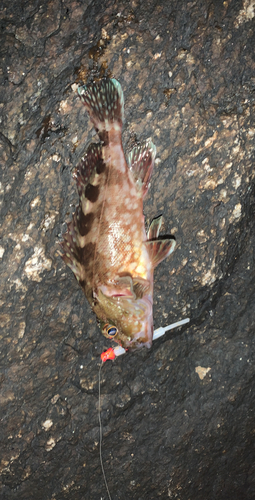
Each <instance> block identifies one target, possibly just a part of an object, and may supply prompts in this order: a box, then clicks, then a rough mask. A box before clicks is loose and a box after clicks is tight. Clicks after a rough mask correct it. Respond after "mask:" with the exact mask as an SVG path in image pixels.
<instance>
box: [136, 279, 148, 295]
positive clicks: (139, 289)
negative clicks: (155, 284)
mask: <svg viewBox="0 0 255 500" xmlns="http://www.w3.org/2000/svg"><path fill="white" fill-rule="evenodd" d="M149 288H150V282H149V281H148V280H144V279H143V278H134V279H133V290H134V293H135V296H136V298H137V299H142V298H143V296H144V294H145V293H147V292H148V291H149Z"/></svg>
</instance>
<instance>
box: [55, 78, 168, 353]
mask: <svg viewBox="0 0 255 500" xmlns="http://www.w3.org/2000/svg"><path fill="white" fill-rule="evenodd" d="M78 92H79V95H80V97H81V100H82V102H83V104H84V106H85V108H86V110H87V111H88V113H89V115H90V118H91V121H92V123H93V124H94V127H95V129H96V131H97V132H98V136H99V139H100V142H99V143H91V144H90V145H89V147H88V149H87V151H86V154H85V156H84V157H83V159H82V160H81V162H80V163H79V165H78V166H77V167H76V169H75V171H74V175H73V176H74V178H75V180H76V184H77V189H78V194H79V205H78V207H77V209H76V212H75V214H74V216H73V220H72V222H70V223H69V224H68V226H67V232H66V233H65V234H64V235H63V242H62V249H63V255H62V257H63V260H64V261H65V262H66V264H67V265H68V266H69V267H70V268H71V269H72V271H73V272H74V274H75V276H76V278H77V280H78V281H79V283H80V285H81V287H82V289H83V291H84V293H85V295H86V297H87V299H88V301H89V303H90V304H91V306H92V309H93V311H94V312H95V314H96V315H97V318H98V320H99V324H100V327H101V331H102V333H103V334H104V335H105V336H106V337H107V338H110V339H113V340H115V341H116V342H118V343H119V344H120V345H121V346H122V347H124V348H125V349H136V348H139V347H141V346H143V345H146V346H147V347H150V346H151V343H152V336H153V315H152V304H153V271H154V268H155V267H156V266H157V265H158V264H159V262H161V261H162V260H163V259H164V258H166V257H167V256H168V255H170V253H172V251H173V250H174V247H175V240H174V239H173V238H164V239H161V238H159V230H160V227H161V221H162V217H158V218H156V219H154V221H152V224H151V226H150V229H149V231H148V235H146V232H145V225H144V215H143V198H144V196H145V195H146V193H147V191H148V187H149V182H150V178H151V174H152V170H153V166H154V160H155V156H156V147H155V146H154V144H153V143H152V142H151V141H146V142H144V143H142V144H139V145H137V146H136V147H135V148H134V149H133V150H132V151H131V152H130V153H129V155H128V161H127V162H126V160H125V156H124V152H123V147H122V140H121V130H122V124H123V119H124V98H123V92H122V89H121V86H120V83H119V82H117V81H116V80H115V79H104V80H102V81H101V82H97V83H93V84H90V85H87V86H84V87H80V88H79V90H78Z"/></svg>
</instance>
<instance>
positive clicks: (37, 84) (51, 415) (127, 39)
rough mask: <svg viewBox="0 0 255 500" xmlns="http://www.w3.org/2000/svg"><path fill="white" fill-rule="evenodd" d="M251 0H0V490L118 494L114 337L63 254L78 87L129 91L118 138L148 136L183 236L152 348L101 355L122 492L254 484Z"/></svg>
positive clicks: (87, 135) (188, 491)
mask: <svg viewBox="0 0 255 500" xmlns="http://www.w3.org/2000/svg"><path fill="white" fill-rule="evenodd" d="M254 16H255V7H254V2H253V0H243V2H242V1H241V0H239V1H232V2H231V1H230V0H226V1H225V2H217V1H216V0H213V1H211V0H210V1H209V0H205V1H204V2H199V1H198V0H195V1H194V2H186V1H183V0H180V1H177V0H171V1H169V2H165V1H163V0H158V1H157V0H150V1H148V2H141V1H136V0H134V1H131V2H129V1H125V0H123V1H119V2H114V1H113V0H109V1H105V2H101V1H99V0H94V1H91V0H87V1H82V2H81V1H75V0H74V1H72V2H71V1H68V0H63V1H60V0H52V1H45V2H39V1H38V0H30V1H27V2H21V1H19V0H17V1H16V2H7V0H2V3H1V7H0V19H1V28H2V41H1V56H2V57H1V60H2V69H1V74H0V79H1V80H0V94H1V100H0V101H1V104H0V110H1V124H0V148H1V186H0V187H1V241H0V257H1V289H2V295H1V332H0V346H1V349H0V360H1V361H0V362H1V372H0V383H1V386H0V418H1V433H0V435H1V452H0V474H1V479H0V489H1V490H0V497H1V499H3V500H13V499H19V500H27V499H31V500H32V499H36V500H50V499H56V500H64V499H71V500H83V499H85V500H87V499H88V500H94V499H95V500H98V499H99V498H101V499H106V498H107V492H106V488H105V485H104V481H103V477H102V472H101V468H100V460H99V424H98V375H99V366H100V353H101V352H102V351H103V350H104V349H105V348H107V347H109V344H107V341H106V339H104V337H103V336H102V335H101V334H100V332H99V330H98V328H97V326H96V320H95V317H94V316H93V315H92V313H91V311H90V308H89V306H88V304H87V302H86V300H85V297H84V296H83V294H82V291H81V290H80V288H79V286H78V284H77V283H76V281H75V278H74V276H73V275H72V273H71V271H70V270H69V269H67V268H66V267H65V265H64V263H63V262H62V260H61V259H60V257H59V239H60V238H61V233H62V232H63V231H64V228H65V221H66V220H68V218H69V219H70V217H71V214H72V212H73V211H74V207H75V205H76V203H77V193H76V188H75V184H74V181H73V180H72V178H71V171H72V168H73V167H74V166H75V165H76V164H77V162H78V161H79V158H80V157H81V156H82V154H83V153H84V151H85V149H86V144H87V142H88V141H89V140H90V139H91V137H92V136H93V134H94V132H93V129H92V126H91V123H90V122H89V120H88V116H87V114H86V113H85V111H84V108H83V105H82V103H81V102H80V100H79V98H78V95H77V87H78V85H79V84H81V83H85V82H86V81H91V80H92V79H93V78H100V77H102V76H103V75H104V74H106V75H108V76H114V77H115V78H117V79H118V80H119V81H120V83H121V85H122V88H123V91H124V96H125V116H126V121H125V126H124V130H123V141H124V144H125V148H126V151H128V150H129V149H130V147H131V146H132V144H133V143H134V142H135V141H136V140H139V139H146V138H148V137H151V138H152V139H153V142H154V143H155V144H156V146H157V160H156V165H155V170H154V175H153V178H152V184H151V188H150V190H149V193H148V196H147V198H146V202H145V207H144V211H145V215H146V220H147V222H148V223H149V221H150V220H151V219H152V218H153V217H154V216H157V215H159V214H160V213H162V214H163V215H164V228H163V230H162V234H174V235H175V237H176V240H177V250H176V251H175V253H174V254H173V256H171V258H169V259H167V261H164V262H163V263H162V264H161V265H160V266H159V268H158V269H157V270H156V273H155V293H154V323H155V327H158V326H160V325H163V326H164V325H167V324H169V323H171V322H173V321H176V320H179V319H182V318H185V317H187V316H188V317H190V318H191V323H190V326H189V327H188V328H187V327H185V328H183V329H182V330H180V329H179V330H176V331H173V332H169V333H168V334H167V335H165V337H163V338H162V339H160V340H158V341H156V342H155V343H154V345H153V347H152V349H151V350H142V351H140V352H138V353H133V354H127V355H125V356H122V357H120V358H118V359H117V360H116V361H115V362H114V363H112V362H110V361H109V362H107V363H106V364H105V365H104V366H103V368H102V381H101V393H102V398H101V417H102V423H103V443H102V455H103V462H104V467H105V472H106V476H107V480H108V484H109V490H110V492H111V496H112V500H117V499H123V498H126V499H128V500H129V499H130V500H131V499H132V500H144V499H146V500H153V499H156V498H162V499H168V498H172V499H180V500H187V499H189V500H204V499H207V500H211V499H216V498H217V500H228V499H231V500H240V499H244V500H253V499H254V498H255V465H254V464H255V452H254V394H255V386H254V384H255V377H254V372H255V370H254V331H255V307H254V301H255V265H254V262H255V256H254V248H255V230H254V229H255V224H254V214H255V209H254V207H255V201H254V193H255V183H254V167H253V164H254V136H255V124H254V107H255V106H254V89H255V59H254V45H255V29H254V23H255V17H254Z"/></svg>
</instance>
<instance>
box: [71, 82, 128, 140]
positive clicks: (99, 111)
mask: <svg viewBox="0 0 255 500" xmlns="http://www.w3.org/2000/svg"><path fill="white" fill-rule="evenodd" d="M78 93H79V95H80V97H81V100H82V102H83V104H84V105H85V107H86V108H87V110H88V112H89V115H90V118H91V121H92V122H93V124H94V126H95V128H96V130H98V131H99V132H102V131H104V130H105V131H108V130H110V129H111V128H112V127H114V128H115V129H117V130H121V128H122V123H123V120H124V97H123V92H122V88H121V85H120V83H119V82H118V81H117V80H115V79H104V80H101V81H100V82H95V83H92V84H89V85H87V86H86V85H85V86H84V87H79V89H78Z"/></svg>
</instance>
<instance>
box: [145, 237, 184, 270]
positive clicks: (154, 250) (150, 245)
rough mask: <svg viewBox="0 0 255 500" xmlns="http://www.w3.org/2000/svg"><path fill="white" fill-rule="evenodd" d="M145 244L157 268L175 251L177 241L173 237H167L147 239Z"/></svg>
mask: <svg viewBox="0 0 255 500" xmlns="http://www.w3.org/2000/svg"><path fill="white" fill-rule="evenodd" d="M143 244H144V245H146V248H147V250H148V252H149V256H150V259H151V261H152V265H153V267H154V268H155V267H156V266H157V265H158V264H159V263H160V262H162V260H164V259H165V258H166V257H168V256H169V255H170V254H171V253H172V252H173V251H174V249H175V245H176V241H175V240H174V239H172V238H166V239H163V240H152V241H145V242H144V243H143Z"/></svg>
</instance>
